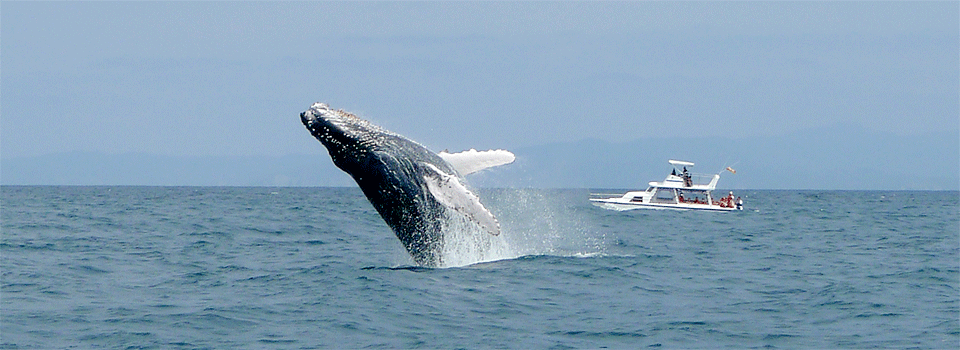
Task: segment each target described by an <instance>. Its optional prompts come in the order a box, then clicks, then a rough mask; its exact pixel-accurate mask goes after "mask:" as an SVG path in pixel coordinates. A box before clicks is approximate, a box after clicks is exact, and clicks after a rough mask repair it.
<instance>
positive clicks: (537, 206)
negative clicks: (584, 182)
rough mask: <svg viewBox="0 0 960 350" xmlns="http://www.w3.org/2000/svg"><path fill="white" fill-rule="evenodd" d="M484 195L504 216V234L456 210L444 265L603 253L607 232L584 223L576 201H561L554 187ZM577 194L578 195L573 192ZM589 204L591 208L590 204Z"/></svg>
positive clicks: (447, 229)
mask: <svg viewBox="0 0 960 350" xmlns="http://www.w3.org/2000/svg"><path fill="white" fill-rule="evenodd" d="M485 192H486V193H485V194H484V198H486V201H487V202H488V203H489V206H490V208H491V210H492V211H494V212H495V213H496V215H497V218H498V219H499V220H500V225H501V234H500V235H498V236H494V235H490V234H488V233H487V232H485V231H484V230H482V229H481V228H480V227H479V226H477V225H476V224H475V223H473V222H471V221H470V220H468V219H467V218H466V217H464V216H462V215H458V214H456V213H452V214H450V215H448V217H447V218H446V220H445V223H444V232H446V236H445V240H444V245H443V253H442V263H441V267H458V266H466V265H471V264H476V263H480V262H489V261H496V260H504V259H515V258H518V257H521V256H530V255H554V256H594V255H597V254H602V253H603V251H604V247H605V240H604V236H603V234H601V233H596V232H592V231H590V230H588V229H587V227H589V225H588V224H586V223H584V222H583V220H584V215H583V214H582V213H580V212H579V211H580V210H583V209H584V208H581V206H579V205H577V203H576V202H570V201H563V202H557V201H556V197H557V196H556V195H557V194H556V193H552V192H551V191H549V190H529V189H526V190H517V189H497V190H486V191H485ZM571 200H575V198H571ZM585 209H586V210H590V209H592V208H589V207H587V208H585Z"/></svg>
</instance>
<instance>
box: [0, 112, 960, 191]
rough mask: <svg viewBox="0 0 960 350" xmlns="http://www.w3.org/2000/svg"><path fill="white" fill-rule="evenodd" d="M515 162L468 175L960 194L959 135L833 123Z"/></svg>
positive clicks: (162, 176)
mask: <svg viewBox="0 0 960 350" xmlns="http://www.w3.org/2000/svg"><path fill="white" fill-rule="evenodd" d="M511 151H513V153H515V154H516V156H517V160H516V162H514V163H513V164H510V165H506V166H503V167H499V168H493V169H488V170H485V171H481V172H480V173H477V174H473V175H470V176H468V177H467V180H468V181H470V183H471V184H472V185H473V186H475V187H537V188H645V187H646V184H647V182H648V181H660V180H663V178H664V176H666V174H667V173H669V172H670V170H671V166H670V165H669V164H667V160H668V159H680V160H687V161H692V162H695V163H697V165H696V166H695V167H694V168H693V169H691V170H692V171H693V172H695V173H716V172H720V171H722V170H723V169H724V168H725V167H727V166H732V167H733V168H735V169H736V170H737V174H731V173H723V174H722V177H721V180H720V184H719V186H718V187H719V188H729V189H830V190H960V134H958V133H957V132H953V133H951V132H943V133H937V134H930V135H920V136H893V135H889V134H880V133H873V132H869V131H864V130H863V129H862V128H857V127H851V126H831V127H824V128H818V129H812V130H807V131H804V132H798V133H793V134H790V135H786V136H781V137H754V138H744V139H723V138H682V137H678V138H646V139H641V140H633V141H629V142H611V141H603V140H595V139H593V140H581V141H576V142H564V143H555V144H548V145H537V146H530V147H521V148H517V149H513V150H511ZM0 184H2V185H163V186H355V184H354V182H353V180H352V179H350V177H349V176H347V175H346V174H345V173H343V172H342V171H340V170H339V169H337V168H336V167H335V166H334V165H333V163H332V162H331V161H330V159H329V157H328V156H327V155H326V153H318V154H311V155H286V156H249V157H242V156H231V157H175V156H158V155H147V154H120V155H109V154H100V153H80V152H75V153H62V154H53V155H44V156H38V157H25V158H11V159H2V160H0Z"/></svg>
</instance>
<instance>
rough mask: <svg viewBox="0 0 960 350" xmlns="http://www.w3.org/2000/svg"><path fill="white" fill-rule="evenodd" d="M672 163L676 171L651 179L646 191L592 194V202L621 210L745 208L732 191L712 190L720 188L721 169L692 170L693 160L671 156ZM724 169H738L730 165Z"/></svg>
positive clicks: (670, 161)
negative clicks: (724, 193)
mask: <svg viewBox="0 0 960 350" xmlns="http://www.w3.org/2000/svg"><path fill="white" fill-rule="evenodd" d="M669 163H670V164H672V165H673V172H672V173H670V175H667V178H666V179H664V180H663V181H662V182H656V181H651V182H650V187H648V188H647V190H646V191H631V192H627V193H625V194H623V195H619V194H617V195H610V194H591V195H590V196H591V198H590V202H592V203H593V205H596V206H598V207H601V208H604V209H611V210H618V211H624V210H633V209H672V210H710V211H733V210H743V201H742V200H741V199H740V198H735V197H734V196H733V192H730V194H729V195H727V196H725V197H722V198H714V197H713V195H712V194H711V192H712V191H713V190H714V189H716V188H717V182H718V181H720V173H717V174H712V175H704V174H691V173H690V172H689V171H688V169H687V167H691V168H692V167H693V165H694V164H693V163H691V162H685V161H680V160H672V159H671V160H669ZM681 169H682V170H681ZM725 170H729V171H730V172H733V173H735V171H734V170H733V169H730V168H727V169H725ZM721 172H722V171H721ZM609 196H613V197H609Z"/></svg>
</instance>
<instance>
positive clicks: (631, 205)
mask: <svg viewBox="0 0 960 350" xmlns="http://www.w3.org/2000/svg"><path fill="white" fill-rule="evenodd" d="M619 199H620V198H615V199H590V202H591V203H592V204H593V205H595V206H598V207H600V208H604V209H610V210H616V211H627V210H635V209H654V210H679V211H687V210H699V211H735V210H737V208H728V207H721V206H719V205H709V204H693V203H678V204H672V203H640V202H626V201H622V200H619Z"/></svg>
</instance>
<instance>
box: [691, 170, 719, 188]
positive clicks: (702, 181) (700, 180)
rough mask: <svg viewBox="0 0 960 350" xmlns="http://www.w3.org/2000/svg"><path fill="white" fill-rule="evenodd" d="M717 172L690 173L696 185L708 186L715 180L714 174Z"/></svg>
mask: <svg viewBox="0 0 960 350" xmlns="http://www.w3.org/2000/svg"><path fill="white" fill-rule="evenodd" d="M714 175H716V174H692V173H691V174H690V181H691V182H692V183H693V185H694V186H706V185H709V184H710V182H711V181H713V176H714Z"/></svg>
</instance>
